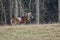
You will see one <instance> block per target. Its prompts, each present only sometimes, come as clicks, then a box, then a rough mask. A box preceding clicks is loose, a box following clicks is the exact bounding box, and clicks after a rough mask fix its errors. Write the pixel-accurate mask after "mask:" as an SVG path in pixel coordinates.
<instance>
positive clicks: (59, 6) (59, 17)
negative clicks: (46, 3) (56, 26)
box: [58, 0, 60, 22]
mask: <svg viewBox="0 0 60 40" xmlns="http://www.w3.org/2000/svg"><path fill="white" fill-rule="evenodd" d="M58 21H59V22H60V0H58Z"/></svg>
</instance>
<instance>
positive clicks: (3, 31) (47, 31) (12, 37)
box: [0, 24, 60, 40]
mask: <svg viewBox="0 0 60 40" xmlns="http://www.w3.org/2000/svg"><path fill="white" fill-rule="evenodd" d="M0 40H60V24H45V25H44V24H43V25H15V26H3V27H2V26H1V27H0Z"/></svg>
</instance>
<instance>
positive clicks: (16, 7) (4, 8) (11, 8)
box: [0, 0, 58, 24]
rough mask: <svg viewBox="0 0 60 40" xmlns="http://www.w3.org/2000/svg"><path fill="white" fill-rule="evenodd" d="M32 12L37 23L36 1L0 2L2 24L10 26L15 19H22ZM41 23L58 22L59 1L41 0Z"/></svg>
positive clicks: (14, 0)
mask: <svg viewBox="0 0 60 40" xmlns="http://www.w3.org/2000/svg"><path fill="white" fill-rule="evenodd" d="M27 9H28V10H30V11H31V13H32V15H33V16H34V21H33V22H34V23H35V22H36V0H0V23H1V24H10V20H11V19H12V18H14V17H21V16H23V14H24V13H25V10H27ZM39 14H40V15H39V17H40V18H39V19H40V23H48V22H49V21H51V22H57V21H58V0H39Z"/></svg>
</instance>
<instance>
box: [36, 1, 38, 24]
mask: <svg viewBox="0 0 60 40" xmlns="http://www.w3.org/2000/svg"><path fill="white" fill-rule="evenodd" d="M36 21H37V24H39V0H36Z"/></svg>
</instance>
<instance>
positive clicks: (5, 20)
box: [3, 7, 7, 25]
mask: <svg viewBox="0 0 60 40" xmlns="http://www.w3.org/2000/svg"><path fill="white" fill-rule="evenodd" d="M3 12H4V19H5V21H4V23H5V25H6V24H7V20H6V12H5V7H3Z"/></svg>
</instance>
